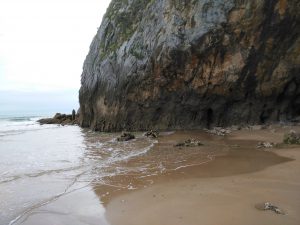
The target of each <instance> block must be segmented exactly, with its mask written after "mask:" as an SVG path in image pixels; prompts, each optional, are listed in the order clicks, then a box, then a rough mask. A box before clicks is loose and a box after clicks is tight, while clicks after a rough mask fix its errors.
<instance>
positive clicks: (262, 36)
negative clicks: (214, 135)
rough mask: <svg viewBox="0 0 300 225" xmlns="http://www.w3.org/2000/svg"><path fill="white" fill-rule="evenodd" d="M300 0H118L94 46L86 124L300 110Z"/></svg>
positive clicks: (264, 116) (226, 119)
mask: <svg viewBox="0 0 300 225" xmlns="http://www.w3.org/2000/svg"><path fill="white" fill-rule="evenodd" d="M299 12H300V3H299V1H298V0H289V1H287V0H238V1H237V0H222V1H221V0H197V1H196V0H125V1H124V0H112V2H111V4H110V6H109V8H108V10H107V13H106V15H105V16H104V18H103V21H102V24H101V26H100V28H99V30H98V32H97V34H96V36H95V37H94V39H93V41H92V44H91V46H90V51H89V54H88V55H87V57H86V60H85V62H84V66H83V73H82V80H81V89H80V97H79V98H80V124H81V126H83V127H91V128H93V129H95V130H99V131H121V130H150V129H156V130H160V129H181V128H189V129H190V128H200V127H209V128H210V127H213V126H229V125H233V124H239V123H244V124H245V123H246V124H258V123H265V122H268V121H278V120H283V121H284V120H290V119H292V118H294V117H296V116H299V114H300V38H299V32H300V28H299V27H300V24H299V17H300V14H299Z"/></svg>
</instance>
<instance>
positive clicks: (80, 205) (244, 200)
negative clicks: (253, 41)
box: [0, 125, 300, 225]
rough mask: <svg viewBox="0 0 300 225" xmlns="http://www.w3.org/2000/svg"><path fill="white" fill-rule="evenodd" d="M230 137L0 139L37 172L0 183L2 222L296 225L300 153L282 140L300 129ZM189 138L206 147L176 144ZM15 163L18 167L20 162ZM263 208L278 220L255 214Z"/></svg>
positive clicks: (64, 130)
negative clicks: (270, 207)
mask: <svg viewBox="0 0 300 225" xmlns="http://www.w3.org/2000/svg"><path fill="white" fill-rule="evenodd" d="M37 129H40V127H37ZM230 130H231V133H230V134H228V135H225V136H218V135H213V134H210V133H207V132H205V131H203V130H194V131H172V132H161V133H160V135H159V138H158V139H152V138H147V137H145V136H144V134H143V133H142V132H137V133H134V134H135V136H136V139H134V140H131V141H128V142H118V141H116V137H118V136H119V135H120V133H99V132H89V131H85V130H80V129H79V128H78V127H68V126H66V127H57V126H49V127H44V128H43V129H41V130H35V131H30V132H29V131H28V132H25V133H22V134H20V135H14V136H11V135H7V136H4V137H3V138H2V144H3V145H4V144H5V143H6V145H7V146H8V147H9V148H10V149H12V150H14V149H15V148H16V145H17V144H18V143H22V146H24V151H25V150H26V151H27V152H26V154H25V155H26V156H27V155H30V156H31V158H32V157H35V158H34V159H35V161H36V162H39V164H37V165H35V167H32V168H27V167H25V166H24V167H20V169H22V170H20V171H21V172H22V173H21V172H20V175H18V176H15V177H12V178H13V179H12V178H11V177H9V176H8V175H7V177H5V176H3V177H2V179H3V180H2V183H1V185H0V188H1V192H0V199H1V201H0V207H1V209H2V210H0V214H2V217H0V224H1V225H2V224H5V225H8V224H9V225H40V224H43V225H54V224H55V225H68V224H72V225H87V224H89V225H99V224H100V225H127V224H128V225H141V224H143V225H199V224H201V225H216V224H222V225H240V224H244V225H253V224H261V225H282V224H285V225H299V224H300V215H299V212H300V146H299V145H285V144H282V142H283V136H284V134H285V133H288V132H289V131H290V130H295V131H298V132H299V131H300V127H299V126H283V125H272V126H269V127H267V128H265V129H263V127H261V126H252V127H248V128H243V129H242V130H234V129H230ZM58 132H59V133H60V135H57V133H58ZM37 134H38V136H39V137H40V139H36V142H32V141H31V140H32V138H33V137H36V136H37ZM49 136H52V137H55V138H56V139H49ZM11 139H13V140H14V141H13V142H12V141H11ZM188 139H195V140H198V141H200V142H201V143H202V144H203V145H200V146H196V147H176V146H175V145H176V144H178V143H180V142H183V141H185V140H188ZM26 140H28V143H27V142H26ZM74 140H77V141H76V142H74ZM5 141H6V142H5ZM259 142H270V143H274V145H275V146H274V147H273V148H257V145H258V143H259ZM9 143H11V144H10V145H8V144H9ZM45 143H48V145H47V146H48V147H47V148H44V149H43V154H41V151H40V149H41V147H42V146H45ZM57 143H61V144H60V145H58V144H57ZM17 146H19V145H17ZM61 146H65V149H64V148H61ZM55 151H57V153H55ZM11 152H12V153H14V151H11ZM54 153H55V154H54ZM39 154H41V155H39ZM13 156H14V158H13V157H10V158H9V159H10V160H11V159H15V160H17V159H20V160H22V161H24V154H23V155H17V153H14V155H13ZM17 156H18V157H17ZM31 158H28V160H31ZM41 162H43V163H44V164H40V163H41ZM13 163H14V162H12V165H15V164H18V165H22V164H21V163H20V162H19V161H17V162H16V163H15V164H13ZM46 166H47V167H46ZM24 168H25V169H27V170H26V171H25V172H26V173H25V172H24ZM17 172H18V171H17ZM4 178H5V179H6V180H5V179H4ZM33 197H34V199H33ZM265 202H270V203H272V204H274V205H275V206H277V207H279V209H280V210H282V211H283V212H284V213H285V215H281V214H276V213H275V212H273V211H269V210H268V211H263V210H258V209H257V207H256V206H257V205H261V204H263V203H265Z"/></svg>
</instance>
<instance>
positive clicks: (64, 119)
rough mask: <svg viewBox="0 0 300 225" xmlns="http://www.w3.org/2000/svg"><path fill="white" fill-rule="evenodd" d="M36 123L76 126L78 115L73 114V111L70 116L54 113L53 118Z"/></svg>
mask: <svg viewBox="0 0 300 225" xmlns="http://www.w3.org/2000/svg"><path fill="white" fill-rule="evenodd" d="M38 122H39V123H40V124H41V125H43V124H60V125H78V115H76V114H75V110H73V111H72V114H61V113H56V114H55V116H54V117H53V118H44V119H40V120H38Z"/></svg>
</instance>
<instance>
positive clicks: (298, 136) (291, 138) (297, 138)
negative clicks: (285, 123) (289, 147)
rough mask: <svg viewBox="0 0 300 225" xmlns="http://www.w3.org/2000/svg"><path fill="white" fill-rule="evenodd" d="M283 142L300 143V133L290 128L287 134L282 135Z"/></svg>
mask: <svg viewBox="0 0 300 225" xmlns="http://www.w3.org/2000/svg"><path fill="white" fill-rule="evenodd" d="M283 143H284V144H297V145H300V133H297V132H296V131H293V130H291V131H290V132H289V133H288V134H285V135H284V138H283Z"/></svg>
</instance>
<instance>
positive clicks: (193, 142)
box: [175, 139, 203, 147]
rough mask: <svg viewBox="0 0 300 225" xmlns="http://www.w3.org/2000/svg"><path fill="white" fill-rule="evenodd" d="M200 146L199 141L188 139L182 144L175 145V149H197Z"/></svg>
mask: <svg viewBox="0 0 300 225" xmlns="http://www.w3.org/2000/svg"><path fill="white" fill-rule="evenodd" d="M202 145H203V144H202V143H201V142H200V141H196V140H195V139H188V140H186V141H184V142H180V143H178V144H176V145H175V147H197V146H202Z"/></svg>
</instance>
